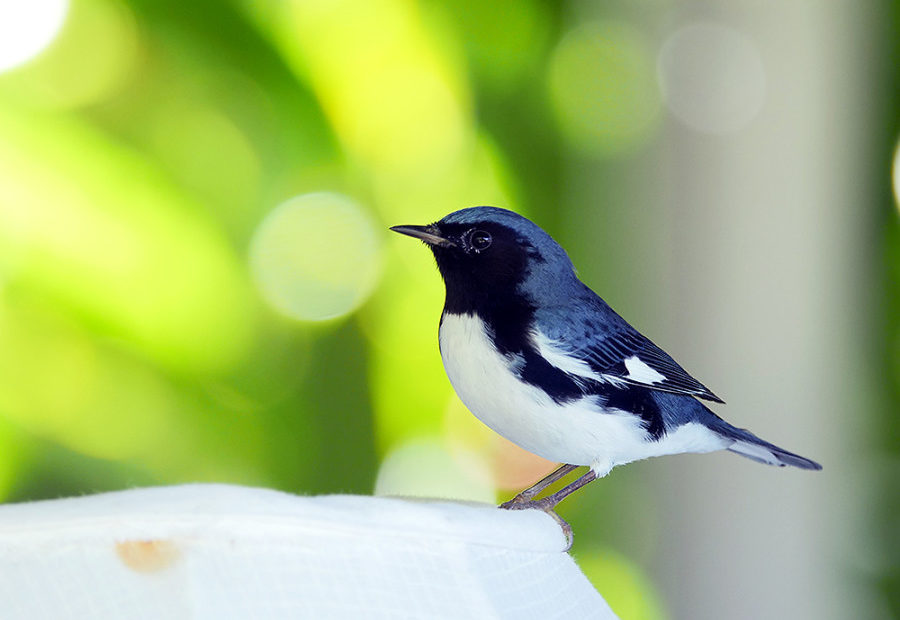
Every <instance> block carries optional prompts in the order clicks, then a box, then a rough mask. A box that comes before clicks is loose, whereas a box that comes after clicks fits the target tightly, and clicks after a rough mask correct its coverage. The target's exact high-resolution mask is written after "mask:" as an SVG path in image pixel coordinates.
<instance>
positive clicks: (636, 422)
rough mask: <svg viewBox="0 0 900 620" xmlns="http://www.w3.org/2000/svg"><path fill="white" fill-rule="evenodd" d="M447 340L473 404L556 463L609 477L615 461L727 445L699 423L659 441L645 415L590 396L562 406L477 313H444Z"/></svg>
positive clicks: (448, 358)
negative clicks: (497, 343)
mask: <svg viewBox="0 0 900 620" xmlns="http://www.w3.org/2000/svg"><path fill="white" fill-rule="evenodd" d="M439 338H440V344H441V357H442V358H443V361H444V368H445V370H446V371H447V376H448V377H449V378H450V383H452V384H453V388H454V389H455V390H456V393H457V394H458V395H459V398H460V400H462V402H463V403H464V404H465V405H466V407H468V408H469V410H470V411H471V412H472V413H473V414H475V416H476V417H478V419H479V420H481V421H482V422H484V423H485V424H487V425H488V426H489V427H490V428H492V429H493V430H494V431H496V432H498V433H500V434H501V435H503V436H504V437H506V438H507V439H509V440H510V441H512V442H513V443H515V444H518V445H519V446H521V447H523V448H525V449H526V450H528V451H529V452H533V453H534V454H537V455H539V456H542V457H544V458H546V459H549V460H551V461H555V462H558V463H569V464H572V465H591V466H592V467H594V469H595V470H597V472H598V473H599V474H601V475H602V474H605V473H606V472H607V471H608V470H609V469H610V468H612V467H614V466H615V465H620V464H623V463H629V462H631V461H635V460H638V459H642V458H647V457H650V456H659V455H662V454H674V453H677V452H708V451H711V450H718V449H721V448H724V447H726V445H727V442H726V441H725V440H723V439H721V438H720V437H719V436H718V435H716V434H715V433H713V432H711V431H709V430H708V429H707V428H706V427H704V426H702V425H699V424H687V425H684V426H682V427H679V429H678V430H677V431H675V432H672V433H669V434H668V435H666V436H664V437H663V438H662V439H660V440H659V441H653V440H652V439H651V438H650V437H649V435H648V434H647V432H646V431H645V430H644V428H643V426H642V424H641V421H640V418H638V417H637V416H635V415H631V414H628V413H625V412H622V411H619V410H615V409H609V410H604V409H602V408H601V407H599V406H598V405H597V403H596V398H594V397H590V396H588V397H584V398H581V399H578V400H574V401H572V402H569V403H566V404H563V405H560V404H557V403H556V402H554V401H553V399H552V398H550V397H549V396H548V395H547V393H546V392H544V391H543V390H541V389H539V388H537V387H534V386H532V385H529V384H526V383H523V382H521V381H520V380H519V379H518V378H517V377H516V375H515V374H514V373H513V370H511V368H514V367H515V363H516V360H515V359H510V358H508V357H504V356H503V355H500V354H499V353H498V352H497V351H496V349H495V348H494V346H493V344H492V343H491V341H490V337H489V336H488V334H487V332H486V331H485V325H484V323H483V322H482V321H481V319H479V318H478V317H477V316H474V315H471V316H470V315H454V314H446V315H444V318H443V321H442V323H441V329H440V335H439Z"/></svg>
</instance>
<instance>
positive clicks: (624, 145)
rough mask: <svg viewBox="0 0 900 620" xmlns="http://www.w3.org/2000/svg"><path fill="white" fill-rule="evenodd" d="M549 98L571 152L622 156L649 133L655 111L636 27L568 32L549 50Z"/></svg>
mask: <svg viewBox="0 0 900 620" xmlns="http://www.w3.org/2000/svg"><path fill="white" fill-rule="evenodd" d="M548 79H549V88H550V97H551V100H552V102H553V106H554V110H555V112H556V116H557V119H558V121H559V124H560V127H561V129H562V130H563V133H564V135H565V136H566V138H567V139H568V140H569V142H570V143H571V144H572V145H573V146H575V147H576V148H580V149H583V150H586V151H590V152H597V153H600V154H605V155H616V154H619V153H622V152H627V151H629V150H631V149H633V148H635V147H636V146H639V145H640V144H643V143H644V142H645V141H646V139H647V138H648V137H649V136H650V135H652V132H653V130H654V129H655V127H656V126H657V121H658V119H659V111H660V101H659V92H658V89H657V86H656V83H655V78H654V69H653V58H652V55H651V53H650V50H649V46H648V44H647V43H646V42H645V41H644V38H643V37H642V35H641V34H640V32H638V31H637V30H636V29H634V28H632V27H630V26H628V25H627V24H622V23H617V22H596V23H592V24H586V25H584V26H579V27H578V28H576V29H574V30H572V31H571V32H569V33H568V34H567V35H566V36H565V37H564V38H563V40H562V41H561V42H560V43H559V45H558V46H557V48H556V50H555V51H554V52H553V57H552V58H551V61H550V72H549V76H548Z"/></svg>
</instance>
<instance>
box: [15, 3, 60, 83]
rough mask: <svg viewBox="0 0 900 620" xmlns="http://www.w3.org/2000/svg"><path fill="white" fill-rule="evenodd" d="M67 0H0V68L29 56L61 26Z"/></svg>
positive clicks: (20, 62)
mask: <svg viewBox="0 0 900 620" xmlns="http://www.w3.org/2000/svg"><path fill="white" fill-rule="evenodd" d="M68 8H69V3H68V1H67V0H8V1H5V2H0V71H6V70H7V69H11V68H13V67H15V66H18V65H21V64H22V63H24V62H27V61H28V60H30V59H32V58H33V57H34V56H36V55H37V54H38V53H40V52H41V51H42V50H43V49H44V48H45V47H47V45H49V44H50V42H51V41H52V40H53V39H54V37H56V35H57V34H58V33H59V31H60V29H61V28H62V25H63V21H64V20H65V17H66V13H67V12H68Z"/></svg>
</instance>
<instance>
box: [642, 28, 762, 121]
mask: <svg viewBox="0 0 900 620" xmlns="http://www.w3.org/2000/svg"><path fill="white" fill-rule="evenodd" d="M657 71H658V75H659V82H660V89H661V90H662V93H663V98H664V100H665V103H666V106H667V107H668V108H669V110H670V111H671V112H672V114H673V115H674V116H675V117H676V118H677V119H678V120H680V121H681V122H682V123H684V124H685V125H687V126H688V127H690V128H692V129H695V130H697V131H700V132H703V133H711V134H730V133H735V132H738V131H740V130H741V129H743V128H744V127H746V126H747V125H748V124H749V123H750V122H751V121H752V120H753V119H754V118H755V117H756V115H757V114H758V113H759V111H760V109H761V108H762V105H763V102H764V100H765V91H766V74H765V70H764V69H763V64H762V59H761V58H760V54H759V51H758V50H757V48H756V45H755V44H754V43H753V41H751V40H750V39H749V38H747V37H746V36H744V35H743V34H741V33H740V32H738V31H736V30H734V29H732V28H728V27H726V26H722V25H720V24H713V23H695V24H690V25H688V26H685V27H683V28H681V29H679V30H677V31H676V32H675V33H674V34H672V35H671V36H670V37H669V38H668V39H667V40H666V41H665V43H664V44H663V46H662V49H661V50H660V53H659V58H658V60H657Z"/></svg>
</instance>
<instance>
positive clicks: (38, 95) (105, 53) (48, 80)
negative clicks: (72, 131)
mask: <svg viewBox="0 0 900 620" xmlns="http://www.w3.org/2000/svg"><path fill="white" fill-rule="evenodd" d="M139 48H140V41H139V37H138V29H137V23H136V19H135V16H134V14H133V13H132V12H131V9H130V8H129V7H128V6H127V5H125V4H124V3H122V2H120V1H118V0H80V1H79V2H77V3H75V4H74V5H73V6H72V7H71V10H70V11H69V15H68V17H67V18H66V21H65V24H64V25H63V28H62V30H61V31H60V33H59V35H58V36H57V37H56V38H55V39H54V41H53V44H52V45H51V46H50V47H49V48H48V49H47V51H46V52H44V53H43V54H41V55H40V57H38V58H36V59H35V60H34V61H33V62H29V63H28V64H27V65H25V66H22V67H20V68H18V69H17V70H15V71H10V72H9V73H7V74H6V75H4V76H3V82H2V84H0V85H9V86H10V87H11V88H12V89H13V90H15V91H16V92H17V93H18V94H19V96H21V97H22V98H23V100H29V101H33V102H35V103H38V104H40V105H41V106H49V107H60V108H74V107H79V106H87V105H91V104H94V103H97V102H99V101H104V100H107V99H109V98H110V97H112V96H113V95H114V94H116V93H118V92H120V91H121V89H122V88H123V86H124V85H126V84H127V83H128V82H129V80H131V79H133V78H135V77H136V76H138V75H141V70H140V67H139V66H138V65H139V61H140V60H141V57H140V54H139Z"/></svg>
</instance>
